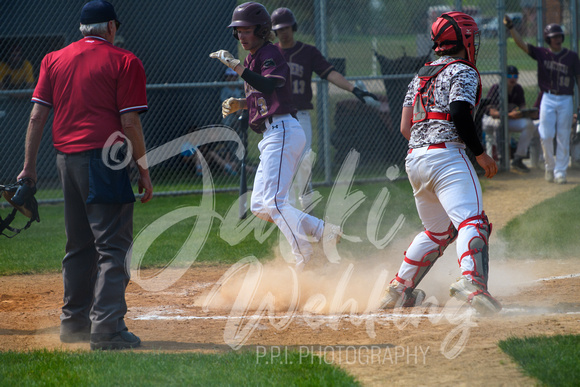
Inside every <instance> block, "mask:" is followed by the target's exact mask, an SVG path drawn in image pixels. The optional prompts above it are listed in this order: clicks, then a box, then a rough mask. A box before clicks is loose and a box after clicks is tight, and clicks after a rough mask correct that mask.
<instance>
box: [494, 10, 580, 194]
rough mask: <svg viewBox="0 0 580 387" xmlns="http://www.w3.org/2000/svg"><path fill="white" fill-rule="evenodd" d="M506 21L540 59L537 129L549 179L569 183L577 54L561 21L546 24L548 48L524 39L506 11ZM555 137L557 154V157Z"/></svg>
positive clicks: (579, 66)
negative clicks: (568, 45) (567, 44)
mask: <svg viewBox="0 0 580 387" xmlns="http://www.w3.org/2000/svg"><path fill="white" fill-rule="evenodd" d="M503 22H504V24H505V26H506V27H507V28H508V29H509V31H510V34H511V36H512V38H513V39H514V41H515V42H516V44H517V45H518V47H519V48H521V49H522V50H523V51H524V52H525V53H526V54H528V55H529V56H531V57H532V59H535V60H536V61H537V62H538V85H539V86H540V90H541V91H542V93H543V95H542V102H541V103H540V126H539V127H538V132H539V134H540V140H541V142H542V148H543V150H544V161H545V165H546V174H545V177H546V181H548V182H552V181H554V182H556V183H558V184H565V183H566V171H567V169H568V162H569V161H570V131H571V129H572V119H573V114H574V83H577V84H578V87H579V90H580V60H579V59H578V54H577V53H575V52H573V51H570V50H568V49H566V48H563V47H562V42H564V31H563V30H562V27H560V26H559V25H558V24H553V23H552V24H548V25H547V26H546V28H544V40H545V41H546V43H547V44H548V47H549V49H546V48H543V47H536V46H532V45H531V44H528V43H526V42H524V40H523V39H522V37H521V35H520V33H519V32H518V31H517V29H515V28H513V27H514V24H513V21H512V20H511V19H510V17H509V16H507V15H505V16H504V19H503ZM554 137H556V157H555V158H554V145H553V144H554Z"/></svg>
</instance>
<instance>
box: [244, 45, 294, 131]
mask: <svg viewBox="0 0 580 387" xmlns="http://www.w3.org/2000/svg"><path fill="white" fill-rule="evenodd" d="M244 66H245V67H246V68H247V69H248V70H250V71H253V72H255V73H258V74H260V75H261V76H263V77H266V78H274V79H276V80H277V81H278V87H277V88H276V89H275V90H274V92H273V93H272V94H264V93H262V92H260V91H258V90H256V89H254V88H253V87H252V86H250V85H249V84H248V83H247V82H245V83H244V89H245V92H246V102H247V107H248V113H249V121H250V128H252V130H254V131H255V132H258V133H262V132H263V131H264V121H265V120H266V118H268V117H271V116H273V115H276V114H293V113H295V112H296V109H295V108H294V107H293V105H292V91H291V88H290V82H288V80H289V79H290V67H288V63H286V60H285V59H284V56H283V55H282V52H280V50H279V49H278V47H276V46H274V45H273V44H272V43H270V42H267V43H266V44H265V45H263V46H262V47H260V48H259V49H258V51H256V53H255V54H254V55H252V54H251V53H250V54H248V56H247V57H246V60H245V61H244Z"/></svg>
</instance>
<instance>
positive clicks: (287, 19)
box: [272, 8, 377, 209]
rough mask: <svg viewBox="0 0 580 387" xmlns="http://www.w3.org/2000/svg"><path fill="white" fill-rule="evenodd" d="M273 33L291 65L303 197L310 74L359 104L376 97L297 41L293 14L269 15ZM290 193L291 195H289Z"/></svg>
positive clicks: (283, 11) (301, 197) (309, 134)
mask: <svg viewBox="0 0 580 387" xmlns="http://www.w3.org/2000/svg"><path fill="white" fill-rule="evenodd" d="M272 30H273V31H274V32H275V33H276V36H277V37H278V43H276V45H277V46H278V47H280V48H281V49H282V53H283V54H284V58H286V61H287V62H288V64H289V65H290V81H289V82H290V84H291V85H292V101H293V103H294V106H296V108H297V109H298V113H297V116H296V117H297V118H298V121H299V122H300V126H302V129H304V133H305V134H306V145H305V147H304V155H303V157H304V158H306V159H307V160H305V161H309V162H302V163H301V164H300V168H298V171H297V172H296V178H295V179H296V185H297V186H298V188H299V189H303V188H306V190H305V191H306V192H304V194H306V193H308V192H309V191H311V190H312V188H311V185H310V184H309V183H308V181H309V178H310V174H311V169H310V166H311V165H312V162H311V160H310V158H311V152H312V149H311V148H312V123H311V121H310V112H309V111H310V110H312V109H313V106H312V73H313V72H315V73H316V74H318V76H319V77H320V78H322V79H326V80H327V81H329V82H330V83H332V84H334V85H336V86H337V87H340V88H341V89H343V90H346V91H349V92H351V93H353V94H354V95H355V96H356V97H357V98H358V99H359V100H360V101H361V102H362V103H366V102H365V99H364V97H367V96H368V97H371V98H373V99H375V100H376V99H377V97H376V96H375V95H374V94H372V93H369V92H367V91H364V90H361V89H359V88H358V87H355V86H353V85H352V84H351V83H350V82H349V81H347V80H346V79H345V78H344V77H343V76H342V74H341V73H339V72H338V71H336V70H335V69H334V67H333V66H332V65H331V64H330V63H328V61H327V60H326V59H325V58H324V57H323V56H322V54H321V53H320V51H319V50H318V49H317V48H316V47H314V46H311V45H309V44H305V43H302V42H299V41H296V40H295V39H294V33H295V32H296V31H297V30H298V24H297V23H296V18H295V17H294V14H293V13H292V11H291V10H289V9H288V8H278V9H276V10H274V12H272ZM293 193H294V192H291V195H293ZM298 198H299V201H300V204H301V205H302V208H303V209H307V208H308V206H309V203H306V202H305V201H304V195H303V193H300V194H299V196H298Z"/></svg>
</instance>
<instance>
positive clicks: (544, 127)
mask: <svg viewBox="0 0 580 387" xmlns="http://www.w3.org/2000/svg"><path fill="white" fill-rule="evenodd" d="M573 114H574V101H573V98H572V96H571V95H554V94H550V93H544V94H542V102H541V103H540V126H539V128H538V132H539V133H540V139H541V141H542V148H543V150H544V161H545V164H546V170H547V171H554V177H556V178H558V177H566V170H567V169H568V162H569V160H570V131H571V129H572V120H573ZM554 137H555V138H556V157H554Z"/></svg>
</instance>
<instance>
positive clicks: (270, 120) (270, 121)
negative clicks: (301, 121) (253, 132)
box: [266, 113, 298, 125]
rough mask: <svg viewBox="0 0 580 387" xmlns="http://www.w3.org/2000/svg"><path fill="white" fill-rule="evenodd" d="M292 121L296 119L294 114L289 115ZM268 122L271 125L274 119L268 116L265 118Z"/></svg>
mask: <svg viewBox="0 0 580 387" xmlns="http://www.w3.org/2000/svg"><path fill="white" fill-rule="evenodd" d="M289 114H290V115H291V116H292V117H293V118H294V119H298V118H297V117H296V113H289ZM266 119H267V120H268V122H269V123H270V125H272V122H274V119H273V118H272V116H269V117H268V118H266Z"/></svg>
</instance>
